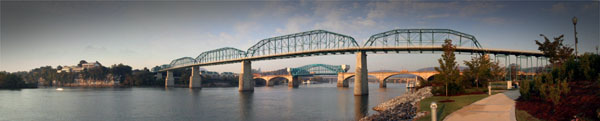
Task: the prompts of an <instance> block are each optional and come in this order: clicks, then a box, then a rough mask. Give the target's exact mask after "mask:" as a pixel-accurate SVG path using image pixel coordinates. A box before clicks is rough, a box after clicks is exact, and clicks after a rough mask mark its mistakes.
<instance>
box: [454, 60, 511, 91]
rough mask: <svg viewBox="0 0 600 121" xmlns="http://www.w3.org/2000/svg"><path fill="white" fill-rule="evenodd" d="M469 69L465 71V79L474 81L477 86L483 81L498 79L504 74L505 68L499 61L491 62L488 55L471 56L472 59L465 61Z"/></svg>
mask: <svg viewBox="0 0 600 121" xmlns="http://www.w3.org/2000/svg"><path fill="white" fill-rule="evenodd" d="M464 62H465V65H467V67H468V68H467V69H466V70H465V71H464V72H463V75H464V76H465V79H467V80H470V81H474V83H475V86H477V88H479V84H481V82H482V81H483V82H484V83H485V82H486V81H489V80H492V79H498V78H499V77H500V76H502V75H503V69H502V68H500V65H499V64H498V62H491V61H490V58H489V56H488V55H484V56H479V57H474V58H471V61H464Z"/></svg>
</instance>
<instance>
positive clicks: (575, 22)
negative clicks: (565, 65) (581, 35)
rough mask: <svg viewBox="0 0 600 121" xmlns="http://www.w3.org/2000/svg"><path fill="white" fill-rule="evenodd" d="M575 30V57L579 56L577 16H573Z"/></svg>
mask: <svg viewBox="0 0 600 121" xmlns="http://www.w3.org/2000/svg"><path fill="white" fill-rule="evenodd" d="M573 31H575V57H577V17H575V16H573Z"/></svg>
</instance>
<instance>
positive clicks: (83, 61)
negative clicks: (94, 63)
mask: <svg viewBox="0 0 600 121" xmlns="http://www.w3.org/2000/svg"><path fill="white" fill-rule="evenodd" d="M86 63H88V62H87V61H85V60H81V61H79V64H77V66H79V67H81V65H83V64H86Z"/></svg>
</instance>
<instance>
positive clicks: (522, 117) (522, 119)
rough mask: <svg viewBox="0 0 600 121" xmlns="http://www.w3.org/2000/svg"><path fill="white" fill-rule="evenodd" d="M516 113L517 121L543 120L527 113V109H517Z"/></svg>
mask: <svg viewBox="0 0 600 121" xmlns="http://www.w3.org/2000/svg"><path fill="white" fill-rule="evenodd" d="M515 113H516V114H515V116H516V117H517V121H541V120H540V119H538V118H535V117H533V116H532V115H531V114H529V113H527V111H524V110H519V109H517V110H516V111H515Z"/></svg>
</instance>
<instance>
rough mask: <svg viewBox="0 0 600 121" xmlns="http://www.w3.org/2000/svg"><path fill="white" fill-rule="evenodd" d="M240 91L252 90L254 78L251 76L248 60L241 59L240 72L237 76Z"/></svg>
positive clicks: (250, 66)
mask: <svg viewBox="0 0 600 121" xmlns="http://www.w3.org/2000/svg"><path fill="white" fill-rule="evenodd" d="M238 90H239V91H240V92H246V91H250V92H251V91H254V80H253V78H252V65H251V62H250V61H249V60H244V61H242V73H241V74H240V78H239V89H238Z"/></svg>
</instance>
